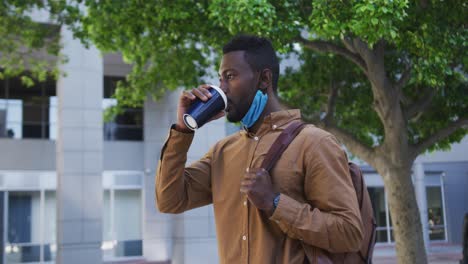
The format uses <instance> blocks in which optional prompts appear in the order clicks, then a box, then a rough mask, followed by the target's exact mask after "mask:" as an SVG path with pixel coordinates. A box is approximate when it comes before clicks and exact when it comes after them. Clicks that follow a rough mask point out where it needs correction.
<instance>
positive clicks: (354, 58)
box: [295, 36, 367, 75]
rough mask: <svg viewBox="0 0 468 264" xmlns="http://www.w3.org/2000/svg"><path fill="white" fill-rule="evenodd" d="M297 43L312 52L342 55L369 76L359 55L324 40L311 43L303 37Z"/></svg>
mask: <svg viewBox="0 0 468 264" xmlns="http://www.w3.org/2000/svg"><path fill="white" fill-rule="evenodd" d="M295 40H296V41H298V42H299V43H302V45H304V47H306V48H309V49H311V50H315V51H318V52H331V53H334V54H338V55H341V56H343V57H345V58H347V59H348V60H350V61H351V62H353V63H354V64H356V65H357V66H358V67H359V68H360V69H361V70H362V71H363V72H364V73H365V74H366V75H367V67H366V64H365V62H364V60H363V59H362V58H361V57H359V56H358V55H357V54H355V53H352V52H351V51H349V50H347V49H346V48H343V47H340V46H338V45H335V44H333V43H331V42H327V41H322V40H314V41H310V40H307V39H305V38H303V37H301V36H299V37H296V38H295Z"/></svg>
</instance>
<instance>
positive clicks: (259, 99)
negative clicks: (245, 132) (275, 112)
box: [241, 90, 268, 128]
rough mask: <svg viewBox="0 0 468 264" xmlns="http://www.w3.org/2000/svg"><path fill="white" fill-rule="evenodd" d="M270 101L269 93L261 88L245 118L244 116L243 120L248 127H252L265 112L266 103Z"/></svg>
mask: <svg viewBox="0 0 468 264" xmlns="http://www.w3.org/2000/svg"><path fill="white" fill-rule="evenodd" d="M267 101H268V95H267V94H266V93H265V94H264V93H262V92H260V90H258V91H257V94H255V98H254V100H253V102H252V104H251V105H250V109H249V111H248V112H247V114H245V116H244V118H242V120H241V122H242V124H243V125H244V126H245V127H247V128H251V127H252V126H253V125H254V124H255V122H257V120H258V118H259V117H260V115H261V114H262V112H263V109H265V106H266V103H267Z"/></svg>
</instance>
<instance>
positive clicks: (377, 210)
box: [367, 187, 388, 242]
mask: <svg viewBox="0 0 468 264" xmlns="http://www.w3.org/2000/svg"><path fill="white" fill-rule="evenodd" d="M367 189H368V190H369V195H370V199H371V202H372V208H373V209H374V217H375V221H376V223H377V229H376V235H377V237H376V241H377V242H387V241H388V237H387V213H386V209H385V191H384V188H383V187H369V188H367Z"/></svg>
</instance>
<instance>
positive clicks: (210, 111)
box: [183, 85, 227, 130]
mask: <svg viewBox="0 0 468 264" xmlns="http://www.w3.org/2000/svg"><path fill="white" fill-rule="evenodd" d="M208 91H209V92H210V93H211V98H209V99H208V101H205V102H203V101H202V100H201V99H200V98H197V99H196V100H195V101H194V102H193V103H192V105H191V106H190V108H189V110H188V112H187V113H186V114H184V116H183V119H184V123H185V125H186V126H187V127H188V128H190V129H191V130H195V129H197V128H200V127H202V126H203V125H204V124H205V123H206V122H208V120H210V118H212V117H214V116H215V115H216V114H218V113H219V112H221V111H222V110H224V109H226V106H227V98H226V94H224V92H223V91H222V90H221V89H220V88H219V87H217V86H214V85H210V88H208Z"/></svg>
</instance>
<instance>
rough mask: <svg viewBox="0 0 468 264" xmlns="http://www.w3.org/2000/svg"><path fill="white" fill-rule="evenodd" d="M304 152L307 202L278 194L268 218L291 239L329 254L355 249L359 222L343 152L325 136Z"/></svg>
mask: <svg viewBox="0 0 468 264" xmlns="http://www.w3.org/2000/svg"><path fill="white" fill-rule="evenodd" d="M304 155H305V172H304V174H305V175H304V177H305V178H304V192H305V198H306V199H307V203H301V202H299V201H297V200H295V199H293V198H291V197H289V196H287V195H285V194H281V196H280V200H279V203H278V206H277V208H276V210H275V211H274V213H273V215H272V216H271V220H274V221H276V222H277V223H278V225H279V226H280V228H281V229H282V230H283V232H285V233H286V234H287V235H288V236H290V237H291V238H294V239H299V240H302V241H303V242H304V243H306V244H309V245H311V246H315V247H319V248H321V249H325V250H327V251H329V252H332V253H339V252H353V251H357V250H359V248H360V245H361V241H362V239H363V233H362V221H361V215H360V211H359V207H358V202H357V198H356V193H355V190H354V187H353V183H352V181H351V176H350V175H349V169H348V161H347V158H346V154H345V153H344V151H343V150H342V149H341V147H340V146H339V145H338V143H337V142H336V140H335V139H334V137H333V136H331V135H328V136H325V137H323V138H322V139H321V140H320V141H319V142H318V143H316V144H315V146H312V147H311V148H309V149H306V153H305V154H304Z"/></svg>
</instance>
